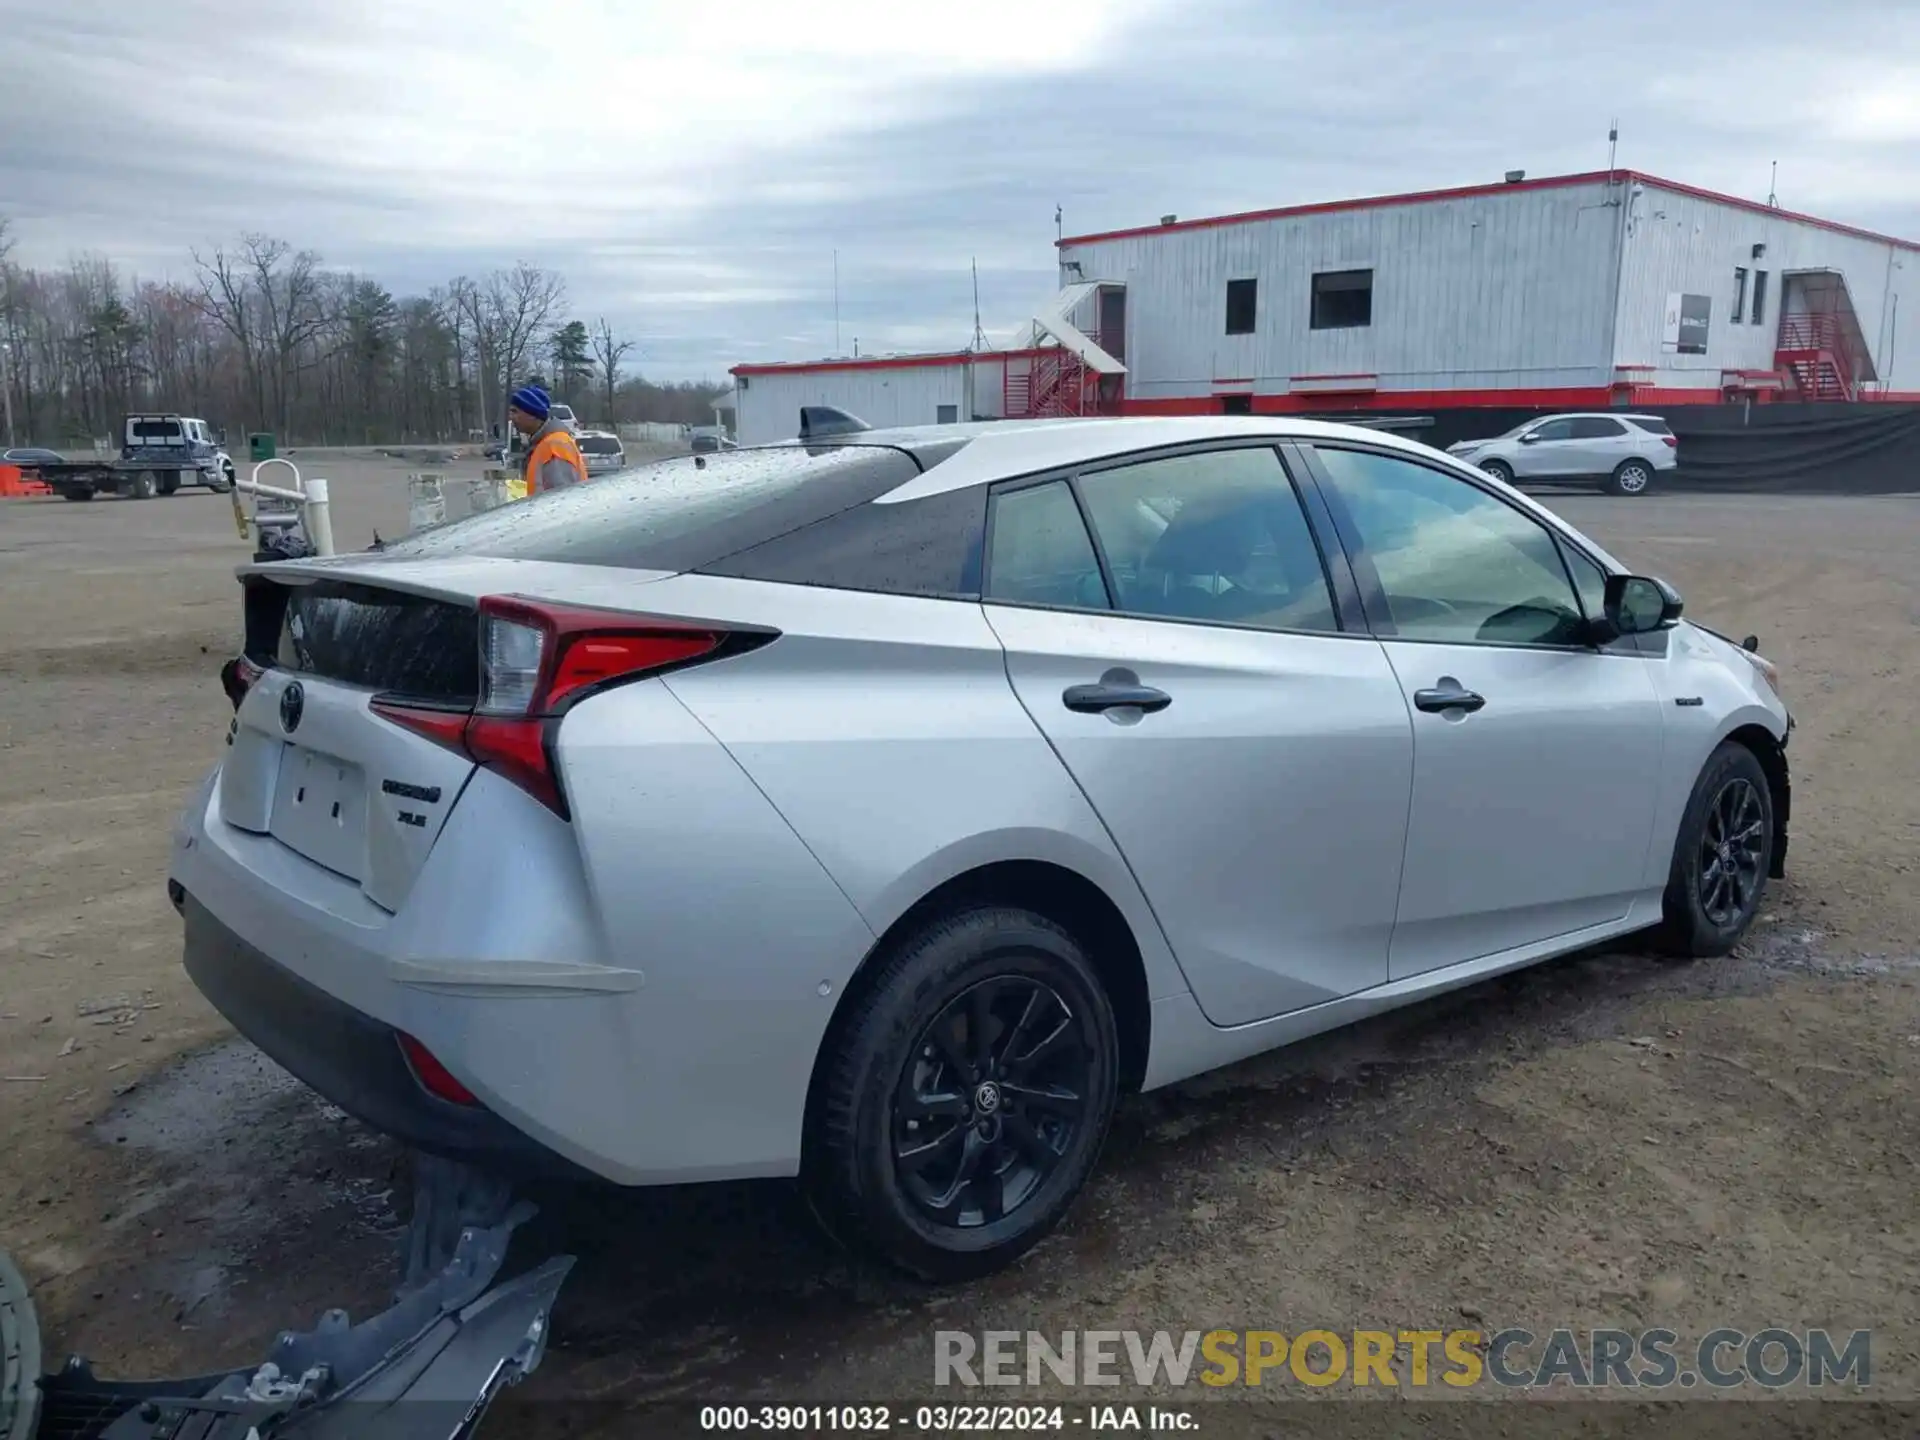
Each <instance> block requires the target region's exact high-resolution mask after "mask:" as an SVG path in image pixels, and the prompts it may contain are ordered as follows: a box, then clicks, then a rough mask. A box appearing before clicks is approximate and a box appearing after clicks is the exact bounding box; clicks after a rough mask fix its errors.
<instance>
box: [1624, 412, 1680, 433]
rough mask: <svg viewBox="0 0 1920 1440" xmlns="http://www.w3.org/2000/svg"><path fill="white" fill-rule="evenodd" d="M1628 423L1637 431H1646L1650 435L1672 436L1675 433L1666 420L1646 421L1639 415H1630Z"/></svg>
mask: <svg viewBox="0 0 1920 1440" xmlns="http://www.w3.org/2000/svg"><path fill="white" fill-rule="evenodd" d="M1627 423H1628V424H1629V425H1631V426H1633V427H1634V428H1635V429H1637V430H1644V431H1646V432H1647V433H1648V434H1649V435H1671V434H1672V433H1673V431H1672V430H1670V429H1669V428H1668V427H1667V422H1666V421H1664V420H1654V419H1646V418H1642V417H1641V416H1639V415H1629V416H1628V417H1627Z"/></svg>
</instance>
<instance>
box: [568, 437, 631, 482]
mask: <svg viewBox="0 0 1920 1440" xmlns="http://www.w3.org/2000/svg"><path fill="white" fill-rule="evenodd" d="M580 458H581V459H582V460H584V461H586V462H587V475H588V478H592V477H593V476H595V475H611V474H612V473H613V472H614V471H616V470H624V469H626V468H627V449H626V446H624V445H622V444H621V443H620V437H619V436H618V435H616V434H614V433H613V432H612V431H611V430H582V431H581V432H580Z"/></svg>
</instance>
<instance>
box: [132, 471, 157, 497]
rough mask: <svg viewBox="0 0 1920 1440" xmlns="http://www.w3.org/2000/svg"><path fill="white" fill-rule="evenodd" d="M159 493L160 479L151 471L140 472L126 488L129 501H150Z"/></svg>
mask: <svg viewBox="0 0 1920 1440" xmlns="http://www.w3.org/2000/svg"><path fill="white" fill-rule="evenodd" d="M159 493H160V477H159V476H158V475H157V474H155V473H154V472H153V471H151V470H142V471H141V472H140V473H139V474H138V475H136V476H134V477H133V481H132V483H131V484H129V485H128V486H127V498H128V499H129V500H151V499H153V497H154V496H156V495H158V494H159Z"/></svg>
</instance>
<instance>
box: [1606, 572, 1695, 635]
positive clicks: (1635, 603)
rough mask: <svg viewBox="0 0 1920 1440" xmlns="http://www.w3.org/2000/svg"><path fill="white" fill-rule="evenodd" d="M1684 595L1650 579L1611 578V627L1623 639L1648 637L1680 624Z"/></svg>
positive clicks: (1608, 592) (1608, 608)
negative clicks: (1625, 636)
mask: <svg viewBox="0 0 1920 1440" xmlns="http://www.w3.org/2000/svg"><path fill="white" fill-rule="evenodd" d="M1682 608H1683V606H1682V602H1681V599H1680V592H1679V591H1678V590H1676V589H1674V588H1673V587H1672V586H1671V585H1669V584H1667V582H1666V581H1664V580H1656V579H1654V578H1653V577H1651V576H1648V575H1609V576H1608V577H1607V589H1606V616H1607V624H1609V625H1610V626H1612V627H1613V629H1614V632H1615V633H1616V634H1619V635H1648V634H1651V633H1653V632H1654V631H1656V630H1671V629H1672V628H1673V627H1674V626H1675V625H1678V624H1679V623H1680V612H1681V610H1682Z"/></svg>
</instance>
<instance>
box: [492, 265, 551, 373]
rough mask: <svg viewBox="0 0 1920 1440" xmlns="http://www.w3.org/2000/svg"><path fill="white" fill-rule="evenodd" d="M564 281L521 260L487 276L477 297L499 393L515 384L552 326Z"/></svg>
mask: <svg viewBox="0 0 1920 1440" xmlns="http://www.w3.org/2000/svg"><path fill="white" fill-rule="evenodd" d="M566 299H567V282H566V281H565V280H563V279H561V278H560V277H559V276H558V275H555V274H554V273H553V272H551V271H549V270H542V269H541V268H540V267H539V266H538V265H529V264H528V263H527V262H526V261H524V260H522V261H520V262H519V264H517V265H515V266H514V267H513V268H512V269H511V270H496V271H494V273H493V274H492V275H490V276H488V277H487V288H486V290H485V292H484V293H483V294H482V295H481V297H480V309H481V314H482V318H483V328H484V330H485V331H486V332H487V340H488V344H487V349H488V350H489V351H490V352H491V354H492V358H493V360H494V362H495V364H497V365H498V367H499V369H498V371H497V372H496V373H497V375H498V377H499V381H500V393H501V394H503V395H504V394H505V393H506V392H507V391H509V390H511V389H512V388H513V385H514V377H515V376H517V375H518V374H519V373H520V371H521V369H522V367H523V366H525V365H526V363H527V360H528V359H529V357H531V356H532V354H533V352H534V346H535V343H536V342H537V341H539V340H540V339H541V338H542V337H544V336H545V335H546V333H547V331H548V329H549V327H550V326H551V323H552V321H553V318H554V315H555V312H557V311H558V310H559V309H560V307H561V306H562V305H563V304H565V303H566Z"/></svg>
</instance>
